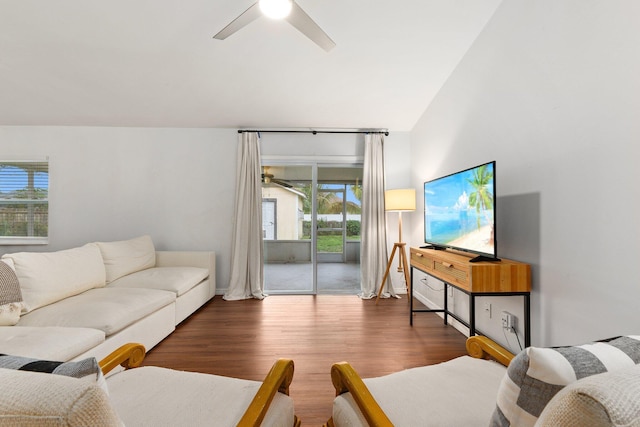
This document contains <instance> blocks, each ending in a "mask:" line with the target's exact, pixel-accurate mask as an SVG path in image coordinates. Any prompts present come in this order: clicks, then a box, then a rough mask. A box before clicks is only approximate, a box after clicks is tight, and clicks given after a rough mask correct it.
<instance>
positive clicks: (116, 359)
mask: <svg viewBox="0 0 640 427" xmlns="http://www.w3.org/2000/svg"><path fill="white" fill-rule="evenodd" d="M145 354H146V350H145V348H144V346H143V345H142V344H137V343H129V344H124V345H123V346H121V347H119V348H117V349H116V350H114V351H113V352H112V353H111V354H109V355H108V356H107V357H105V358H104V359H102V360H101V361H100V368H101V369H102V373H103V374H105V375H106V374H107V373H108V372H110V371H111V370H113V369H114V368H116V367H117V366H118V365H120V366H122V367H123V368H125V369H132V368H137V367H139V366H141V365H142V362H143V360H144V357H145ZM293 370H294V365H293V360H291V359H278V360H277V361H276V362H275V363H274V364H273V366H272V367H271V370H270V371H269V373H268V374H267V376H266V377H265V379H264V381H263V382H262V385H261V386H260V388H259V389H258V391H257V392H256V394H255V396H254V397H253V400H252V401H251V403H250V404H249V407H248V408H247V410H246V411H245V413H244V415H243V416H242V418H241V419H240V421H239V422H238V424H237V427H259V426H260V424H262V421H263V420H264V417H265V415H266V414H267V411H268V410H269V405H270V404H271V401H272V400H273V398H274V396H275V395H276V393H277V392H280V393H284V394H286V395H287V396H288V395H289V386H290V385H291V381H293ZM299 426H300V420H299V419H298V417H297V416H294V424H293V427H299Z"/></svg>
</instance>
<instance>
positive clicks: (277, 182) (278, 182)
mask: <svg viewBox="0 0 640 427" xmlns="http://www.w3.org/2000/svg"><path fill="white" fill-rule="evenodd" d="M271 182H273V183H274V184H278V185H279V186H281V187H285V188H293V185H291V184H289V183H288V182H287V181H283V180H281V179H277V178H275V179H272V180H271Z"/></svg>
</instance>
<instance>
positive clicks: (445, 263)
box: [442, 262, 453, 268]
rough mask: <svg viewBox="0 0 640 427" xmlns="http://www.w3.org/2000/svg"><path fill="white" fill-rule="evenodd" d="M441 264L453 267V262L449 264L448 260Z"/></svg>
mask: <svg viewBox="0 0 640 427" xmlns="http://www.w3.org/2000/svg"><path fill="white" fill-rule="evenodd" d="M442 265H444V266H445V267H447V268H451V267H453V264H449V263H448V262H443V263H442Z"/></svg>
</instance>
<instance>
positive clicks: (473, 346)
mask: <svg viewBox="0 0 640 427" xmlns="http://www.w3.org/2000/svg"><path fill="white" fill-rule="evenodd" d="M466 345H467V353H469V356H471V357H475V358H477V359H495V360H496V361H498V362H500V363H502V364H503V365H504V366H509V363H511V359H513V357H514V355H513V353H511V352H510V351H509V350H507V349H506V348H504V347H502V346H501V345H500V344H498V343H496V342H494V341H492V340H491V339H490V338H487V337H484V336H481V335H477V336H473V337H469V338H468V339H467V344H466Z"/></svg>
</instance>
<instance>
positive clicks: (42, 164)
mask: <svg viewBox="0 0 640 427" xmlns="http://www.w3.org/2000/svg"><path fill="white" fill-rule="evenodd" d="M25 165H30V166H32V168H33V174H34V176H33V177H32V178H33V180H30V179H29V177H28V176H27V183H26V185H25V187H24V188H16V189H15V190H13V191H18V190H22V189H27V190H28V189H29V188H28V186H29V182H30V181H31V182H32V184H33V187H31V188H32V189H36V188H42V187H38V186H36V182H35V174H36V173H38V172H46V177H47V179H46V184H47V186H46V195H45V197H44V198H38V197H34V196H33V195H31V198H15V197H13V198H9V197H5V194H4V193H0V212H1V211H2V209H3V208H4V207H6V206H9V207H10V206H15V205H32V206H36V205H45V206H46V212H45V213H44V214H45V215H46V236H34V235H31V236H29V235H26V236H17V235H16V236H14V235H7V236H3V235H0V245H2V246H7V245H46V244H48V243H49V191H50V189H51V173H50V172H51V171H50V165H49V158H48V157H45V158H37V157H30V158H26V159H22V158H21V159H7V158H4V157H3V158H0V166H8V167H15V168H20V167H21V166H25ZM0 169H2V168H0ZM0 173H1V172H0ZM28 173H29V172H28V171H27V174H28ZM34 215H35V213H34ZM27 222H28V223H27V224H28V225H27V233H29V232H31V233H33V231H32V230H33V228H34V227H35V226H36V225H37V222H36V221H35V217H31V216H30V215H29V214H27ZM29 230H31V231H29Z"/></svg>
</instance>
